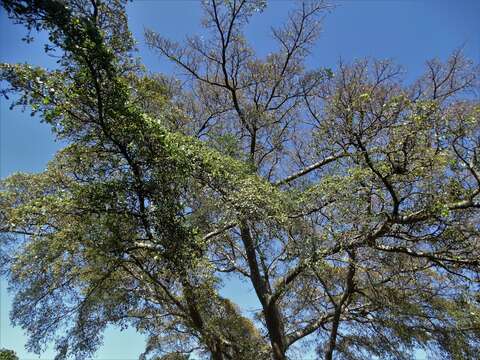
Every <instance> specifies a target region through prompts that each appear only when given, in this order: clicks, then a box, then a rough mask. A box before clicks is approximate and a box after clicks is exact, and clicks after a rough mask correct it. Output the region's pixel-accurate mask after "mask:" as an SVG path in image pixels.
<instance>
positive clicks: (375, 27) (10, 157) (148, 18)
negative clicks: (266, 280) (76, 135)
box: [0, 0, 480, 360]
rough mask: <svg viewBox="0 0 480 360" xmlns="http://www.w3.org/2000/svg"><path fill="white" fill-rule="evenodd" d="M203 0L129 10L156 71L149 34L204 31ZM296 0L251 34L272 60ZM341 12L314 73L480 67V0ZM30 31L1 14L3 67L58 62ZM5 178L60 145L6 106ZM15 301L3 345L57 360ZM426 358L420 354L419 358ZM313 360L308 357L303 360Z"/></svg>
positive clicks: (248, 305)
mask: <svg viewBox="0 0 480 360" xmlns="http://www.w3.org/2000/svg"><path fill="white" fill-rule="evenodd" d="M199 3H200V2H199V1H187V0H183V1H182V0H176V1H175V0H143V1H133V2H132V3H130V4H129V5H128V16H129V21H130V26H131V30H132V31H133V33H134V36H135V38H136V39H137V41H138V48H139V53H140V56H141V57H142V59H143V62H144V64H145V65H146V66H147V67H148V68H149V69H150V70H151V71H158V72H164V73H171V72H172V71H173V67H172V66H171V65H170V64H168V63H166V62H165V61H163V60H159V59H158V57H157V56H156V55H155V54H153V53H152V52H151V51H150V50H149V49H148V48H147V47H146V46H145V45H144V37H143V30H144V28H150V29H153V30H155V31H157V32H159V33H161V34H162V35H164V36H166V37H170V38H172V39H175V40H181V39H182V38H184V37H185V36H186V35H188V34H194V33H197V32H199V31H201V29H200V26H199V19H200V16H201V9H200V5H199ZM294 5H295V3H294V2H293V1H286V0H285V1H281V0H273V1H271V2H270V4H269V6H268V8H267V10H266V11H265V12H264V13H263V14H259V15H257V16H256V17H254V18H253V19H252V21H251V23H250V24H249V26H248V27H247V29H246V35H247V37H248V38H249V39H250V40H251V42H252V44H253V46H254V48H255V49H256V50H257V51H258V52H259V54H267V53H268V52H269V51H270V50H271V49H274V48H273V47H272V46H273V45H272V44H273V42H272V41H271V38H270V27H271V26H272V25H276V24H280V23H281V22H282V20H283V19H285V17H286V15H287V12H288V10H289V9H291V8H292V6H294ZM336 5H337V7H336V9H334V10H333V11H332V12H331V13H330V14H329V15H327V16H326V18H325V21H324V27H323V33H322V36H321V38H320V40H319V41H318V43H317V45H316V46H315V48H314V49H313V51H312V54H311V57H310V58H309V61H308V65H309V66H310V67H316V66H327V67H331V68H333V69H335V65H336V63H337V61H338V59H339V58H342V59H343V60H344V61H351V60H353V59H356V58H363V57H375V58H382V59H385V58H389V59H393V60H394V61H396V62H398V63H399V64H401V65H403V66H404V67H405V69H406V71H407V76H406V79H407V80H411V79H413V78H415V77H416V76H418V75H419V74H421V73H422V71H423V64H424V63H425V61H426V60H428V59H431V58H434V57H438V58H440V59H445V58H446V57H448V55H449V54H450V53H451V52H452V51H453V50H454V49H457V48H458V47H463V48H464V52H465V54H466V55H467V56H468V57H470V58H472V59H473V60H474V61H476V62H480V21H479V20H478V19H480V1H479V0H450V1H447V0H419V1H413V0H403V1H402V0H397V1H393V0H383V1H382V0H371V1H362V0H356V1H355V0H350V1H342V2H336ZM24 35H25V31H24V29H23V28H22V27H21V26H18V25H17V26H13V25H12V24H11V23H10V21H9V20H8V19H7V17H6V14H5V12H4V11H3V9H1V10H0V62H12V63H15V62H29V63H32V64H35V65H40V66H46V67H50V68H51V67H54V66H55V61H54V59H52V58H48V57H47V56H45V55H44V54H43V50H42V49H43V43H44V42H45V39H46V37H45V36H44V35H42V34H40V35H39V36H37V41H35V42H34V43H33V44H25V43H23V42H22V41H21V38H22V37H23V36H24ZM0 101H1V102H0V178H4V177H5V176H8V175H10V174H12V173H13V172H16V171H25V172H36V171H41V170H42V169H43V168H44V167H45V164H46V163H47V161H48V160H49V159H51V158H52V156H53V154H54V153H55V152H56V151H57V150H58V149H59V148H60V147H61V144H59V143H55V142H54V139H53V137H52V135H51V133H50V130H49V128H48V127H47V126H45V125H44V124H41V123H39V120H38V119H37V118H32V117H30V116H29V111H28V110H27V112H25V113H22V112H21V111H20V110H13V111H11V110H9V103H8V102H7V101H5V100H4V99H1V100H0ZM223 292H224V293H225V295H228V296H229V297H234V298H235V299H237V300H238V302H239V303H240V305H241V306H242V309H244V310H245V311H247V312H249V311H251V310H253V309H255V308H256V306H257V304H256V302H255V301H254V300H252V296H253V293H252V292H251V291H250V290H249V288H248V286H247V285H245V284H242V283H239V282H238V281H234V282H233V283H231V284H229V285H228V286H226V287H225V288H224V289H223ZM11 302H12V297H11V295H10V294H8V292H7V290H6V284H5V281H4V279H1V284H0V347H6V348H10V349H14V350H15V351H16V352H17V354H18V355H19V356H20V359H21V360H27V359H52V358H53V353H52V352H51V351H47V352H46V353H44V354H43V355H42V356H41V357H38V356H36V355H34V354H31V353H28V352H26V351H25V349H24V344H25V342H26V337H25V336H24V334H23V333H22V331H21V329H19V328H13V327H12V326H11V325H10V323H9V319H8V312H9V310H10V306H11ZM143 345H144V340H143V338H142V337H141V336H140V335H138V334H136V333H135V332H134V331H133V330H127V331H124V332H120V331H118V330H116V329H113V328H112V329H109V330H108V331H107V333H106V334H105V342H104V345H103V347H102V348H101V349H100V350H99V351H98V353H97V356H96V359H99V360H107V359H111V360H125V359H136V358H138V355H139V354H140V353H141V352H142V350H143ZM420 358H421V356H420V355H419V359H420ZM305 360H307V359H305Z"/></svg>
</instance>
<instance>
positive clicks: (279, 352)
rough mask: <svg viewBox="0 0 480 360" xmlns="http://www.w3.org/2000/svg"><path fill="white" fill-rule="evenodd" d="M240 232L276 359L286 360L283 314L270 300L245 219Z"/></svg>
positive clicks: (268, 290)
mask: <svg viewBox="0 0 480 360" xmlns="http://www.w3.org/2000/svg"><path fill="white" fill-rule="evenodd" d="M240 234H241V237H242V241H243V245H244V247H245V253H246V255H247V261H248V267H249V269H250V279H251V281H252V285H253V287H254V289H255V292H256V294H257V296H258V299H259V300H260V303H261V304H262V309H263V315H264V316H265V322H266V325H267V330H268V336H269V339H270V344H271V346H272V352H273V358H274V359H275V360H286V357H285V352H286V351H287V347H286V341H285V335H284V328H283V321H282V316H281V313H280V310H279V309H278V306H277V304H276V302H274V301H273V302H272V301H270V298H271V290H270V286H269V284H268V282H267V281H266V279H265V277H264V276H262V274H261V273H260V267H259V265H258V261H257V255H256V250H255V244H254V241H253V239H252V235H251V233H250V229H249V227H248V224H247V223H246V222H245V221H242V222H241V224H240Z"/></svg>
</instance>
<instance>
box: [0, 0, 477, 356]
mask: <svg viewBox="0 0 480 360" xmlns="http://www.w3.org/2000/svg"><path fill="white" fill-rule="evenodd" d="M2 5H3V6H4V8H5V9H6V11H7V12H8V14H9V16H10V17H11V18H12V19H13V20H14V21H16V22H19V23H23V24H25V25H26V26H27V28H28V29H29V30H34V29H37V30H46V31H48V32H49V33H50V40H51V42H52V46H51V47H49V48H47V50H49V51H56V52H57V53H59V54H60V56H61V58H60V62H59V65H60V66H59V69H58V70H53V71H48V70H45V69H41V68H35V67H31V66H28V65H9V64H3V65H2V66H1V68H0V74H1V79H3V80H5V81H6V82H7V83H8V84H9V86H8V88H4V89H3V93H4V94H5V95H7V94H8V93H9V92H15V93H17V94H19V98H18V99H17V100H15V102H14V105H23V106H27V105H28V106H31V107H32V109H33V111H34V112H38V113H39V114H40V115H41V116H42V117H43V119H44V121H45V122H47V123H48V124H50V125H51V126H52V128H53V129H54V131H55V133H56V134H57V136H58V137H59V138H61V139H63V140H66V141H68V142H69V145H68V146H67V147H66V148H65V149H63V150H62V151H60V152H59V153H58V154H57V155H56V156H55V158H54V159H53V160H52V161H51V162H50V164H49V166H48V168H47V170H46V171H45V172H43V173H40V174H16V175H13V176H11V177H10V178H8V179H5V180H4V181H3V182H2V191H1V193H0V216H1V219H2V222H1V231H2V233H3V234H4V237H3V243H2V253H3V254H2V257H3V258H5V259H6V262H5V266H4V272H5V274H7V275H8V277H9V281H10V284H11V286H12V288H13V289H15V291H16V297H15V301H14V307H13V311H12V314H11V315H12V320H13V323H14V324H17V325H20V326H22V327H23V328H24V329H25V330H27V332H28V333H29V334H30V341H29V343H28V347H29V349H30V350H33V351H35V352H40V351H41V349H42V345H43V344H45V343H47V342H50V341H55V343H56V345H57V350H58V356H57V359H63V358H67V357H69V356H70V357H73V358H77V359H83V358H85V357H86V356H88V355H91V354H92V353H93V352H94V351H95V349H96V348H97V347H98V345H99V344H100V343H101V340H102V338H101V334H102V330H103V329H104V328H105V327H106V326H107V325H108V324H114V325H118V326H121V327H125V326H135V327H136V329H137V330H138V331H140V332H143V333H145V334H147V335H148V337H149V340H148V344H147V348H146V351H145V353H144V354H143V355H142V358H147V357H155V356H157V357H160V358H162V357H163V358H182V356H183V357H188V355H189V354H191V353H193V352H195V353H196V354H199V355H201V356H204V357H206V358H210V359H214V360H226V359H252V358H256V359H269V358H272V359H275V360H283V359H287V358H288V356H290V355H292V354H293V353H294V352H295V348H296V346H297V344H299V343H302V342H303V344H305V343H306V342H307V341H308V340H311V341H313V343H314V346H315V347H316V349H317V352H318V355H319V356H320V357H321V358H324V359H332V358H333V355H334V354H335V358H336V359H366V358H372V357H379V358H385V359H388V358H392V359H409V358H412V357H413V351H414V350H415V349H417V348H419V347H421V348H424V349H425V350H426V351H429V352H430V353H431V356H432V358H442V359H444V358H451V359H467V358H474V357H475V356H476V354H477V353H478V351H479V350H480V342H479V338H480V309H479V304H478V303H479V298H478V285H479V260H478V259H479V258H480V241H479V230H480V229H479V224H480V221H479V220H480V219H479V215H480V211H479V208H480V203H479V200H478V195H479V193H480V162H479V159H478V156H479V154H478V149H479V145H480V144H479V143H480V126H479V124H480V121H479V120H480V105H479V102H478V99H477V98H476V97H475V93H474V92H472V91H473V90H476V89H478V67H477V66H476V65H475V64H473V63H471V62H470V61H468V60H466V59H465V58H464V57H463V56H462V55H461V53H460V52H455V53H454V54H453V55H452V57H451V58H450V59H449V60H448V61H447V62H446V63H441V62H439V61H437V60H432V61H430V62H428V63H427V70H426V73H425V75H424V76H423V77H421V78H420V79H419V80H418V81H417V82H415V83H414V84H412V85H409V84H405V83H403V82H402V81H401V79H400V74H401V72H400V68H399V67H397V66H395V65H394V64H392V63H390V62H386V61H366V60H365V61H357V62H354V63H352V64H345V63H340V64H339V66H338V70H337V71H335V73H334V72H333V71H332V70H330V69H317V70H313V71H309V70H307V69H306V68H305V65H304V60H305V58H306V56H307V55H308V49H309V47H310V46H312V44H313V43H314V41H315V39H316V37H317V35H318V30H319V25H320V23H319V21H318V20H319V16H320V15H321V14H323V12H324V11H325V10H326V9H327V6H326V5H325V4H324V3H321V2H320V3H319V2H311V3H304V4H301V6H300V7H299V9H298V10H297V11H295V12H293V13H291V14H290V17H289V19H288V21H287V23H286V24H285V25H284V27H282V28H279V29H275V30H274V31H273V35H274V39H275V40H276V41H277V42H278V44H279V50H278V52H276V53H273V54H270V55H268V56H267V57H266V58H263V59H262V58H259V57H257V56H256V55H255V53H254V51H253V49H252V48H251V47H249V45H248V43H247V41H246V39H245V38H244V37H243V35H242V28H243V26H244V25H245V24H246V23H247V22H248V19H249V18H250V17H251V16H252V15H253V14H254V13H256V12H259V11H261V10H262V9H263V7H264V6H265V4H264V2H263V1H254V0H252V1H247V0H233V1H232V0H230V1H215V0H212V1H211V2H205V4H204V10H205V19H204V22H203V24H204V26H205V27H206V29H208V31H209V33H210V38H209V39H208V40H202V39H200V38H195V37H192V38H189V39H187V40H186V43H185V45H180V44H176V43H173V42H171V41H169V40H167V39H164V38H163V37H161V36H160V35H158V34H155V33H153V32H151V31H148V32H147V41H148V43H149V44H150V46H151V47H152V48H153V49H155V50H157V51H158V52H159V53H160V54H161V55H162V56H166V57H167V58H169V59H170V60H172V61H173V62H174V63H176V64H177V65H178V66H179V67H180V68H181V69H183V70H184V71H185V77H186V80H188V81H185V82H183V83H182V85H179V82H178V81H175V79H171V78H169V77H167V76H151V75H148V74H147V73H146V72H144V71H143V70H142V67H141V66H140V65H139V64H138V62H137V61H136V60H135V58H134V52H133V41H132V38H131V36H130V33H129V32H128V28H127V23H126V17H125V13H124V8H123V5H124V4H123V2H122V1H117V0H109V1H106V0H105V1H98V0H91V1H86V0H85V1H77V0H71V1H60V0H42V1H37V0H35V1H34V0H29V1H27V0H2ZM225 273H230V274H236V275H238V276H240V277H243V278H245V279H247V281H249V282H250V283H251V285H252V288H253V289H254V290H255V294H256V296H257V297H258V300H259V302H260V304H261V311H260V312H259V313H258V316H257V317H256V318H255V319H249V318H247V317H245V316H244V315H243V314H242V313H241V312H240V311H239V309H238V308H237V306H236V305H234V304H233V303H232V302H231V301H230V300H229V299H225V298H223V297H221V296H220V295H219V294H218V289H219V287H220V286H221V281H222V280H223V279H225V276H224V274H225Z"/></svg>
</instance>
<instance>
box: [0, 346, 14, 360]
mask: <svg viewBox="0 0 480 360" xmlns="http://www.w3.org/2000/svg"><path fill="white" fill-rule="evenodd" d="M0 360H18V356H17V354H15V351H13V350H7V349H0Z"/></svg>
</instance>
